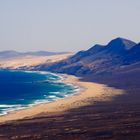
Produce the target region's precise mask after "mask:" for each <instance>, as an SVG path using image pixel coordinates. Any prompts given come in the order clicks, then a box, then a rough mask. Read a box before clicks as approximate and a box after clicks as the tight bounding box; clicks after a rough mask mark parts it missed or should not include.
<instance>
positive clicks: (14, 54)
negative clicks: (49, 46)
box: [0, 50, 67, 59]
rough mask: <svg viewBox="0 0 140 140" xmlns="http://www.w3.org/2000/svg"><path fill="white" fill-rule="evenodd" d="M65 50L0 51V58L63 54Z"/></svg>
mask: <svg viewBox="0 0 140 140" xmlns="http://www.w3.org/2000/svg"><path fill="white" fill-rule="evenodd" d="M64 53H67V52H48V51H35V52H17V51H13V50H7V51H1V52H0V58H1V59H8V58H14V57H21V56H49V55H57V54H64Z"/></svg>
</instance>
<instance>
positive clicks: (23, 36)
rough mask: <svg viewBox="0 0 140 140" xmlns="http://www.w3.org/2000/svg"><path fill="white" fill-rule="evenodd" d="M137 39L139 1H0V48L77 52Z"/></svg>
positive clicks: (139, 30)
mask: <svg viewBox="0 0 140 140" xmlns="http://www.w3.org/2000/svg"><path fill="white" fill-rule="evenodd" d="M119 36H120V37H124V38H128V39H131V40H134V41H136V42H140V0H0V50H7V49H14V50H18V51H28V50H30V51H31V50H32V51H35V50H47V51H78V50H83V49H87V48H89V47H91V46H93V45H94V44H96V43H101V44H106V43H107V42H108V41H109V40H110V39H113V38H116V37H119Z"/></svg>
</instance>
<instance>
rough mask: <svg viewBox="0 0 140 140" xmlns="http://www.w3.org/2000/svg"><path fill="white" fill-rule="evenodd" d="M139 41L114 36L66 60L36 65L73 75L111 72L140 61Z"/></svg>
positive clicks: (43, 68) (40, 67)
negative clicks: (106, 41)
mask: <svg viewBox="0 0 140 140" xmlns="http://www.w3.org/2000/svg"><path fill="white" fill-rule="evenodd" d="M139 50H140V43H138V44H136V43H135V42H133V41H131V40H128V39H124V38H120V37H119V38H116V39H113V40H111V41H110V42H109V43H108V44H107V45H99V44H97V45H94V46H93V47H91V48H89V49H88V50H86V51H79V52H78V53H76V54H75V55H73V56H71V57H69V58H68V59H66V60H62V61H60V62H56V63H53V64H42V65H40V66H37V68H38V69H40V70H48V71H52V72H58V73H67V74H73V75H78V76H80V75H89V74H101V73H112V72H114V71H115V70H118V69H119V68H120V67H122V66H127V65H131V64H133V63H139V62H140V56H139V52H140V51H139Z"/></svg>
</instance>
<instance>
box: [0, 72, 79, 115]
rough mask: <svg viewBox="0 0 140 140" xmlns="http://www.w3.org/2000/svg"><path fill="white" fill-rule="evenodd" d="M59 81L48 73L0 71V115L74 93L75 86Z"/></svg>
mask: <svg viewBox="0 0 140 140" xmlns="http://www.w3.org/2000/svg"><path fill="white" fill-rule="evenodd" d="M60 79H61V77H60V76H58V75H56V74H52V73H49V72H38V71H14V70H0V115H4V114H7V113H8V112H10V111H13V110H18V109H23V108H26V107H30V106H32V105H34V104H38V103H43V102H52V101H55V100H58V99H61V98H64V97H66V96H69V95H71V94H73V93H75V91H76V90H77V87H76V86H74V85H71V84H66V83H63V82H61V80H60Z"/></svg>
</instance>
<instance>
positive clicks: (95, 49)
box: [87, 44, 104, 54]
mask: <svg viewBox="0 0 140 140" xmlns="http://www.w3.org/2000/svg"><path fill="white" fill-rule="evenodd" d="M103 48H104V46H103V45H100V44H96V45H94V46H93V47H91V48H90V49H88V50H87V52H88V53H90V54H95V53H97V52H99V51H101V50H102V49H103Z"/></svg>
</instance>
